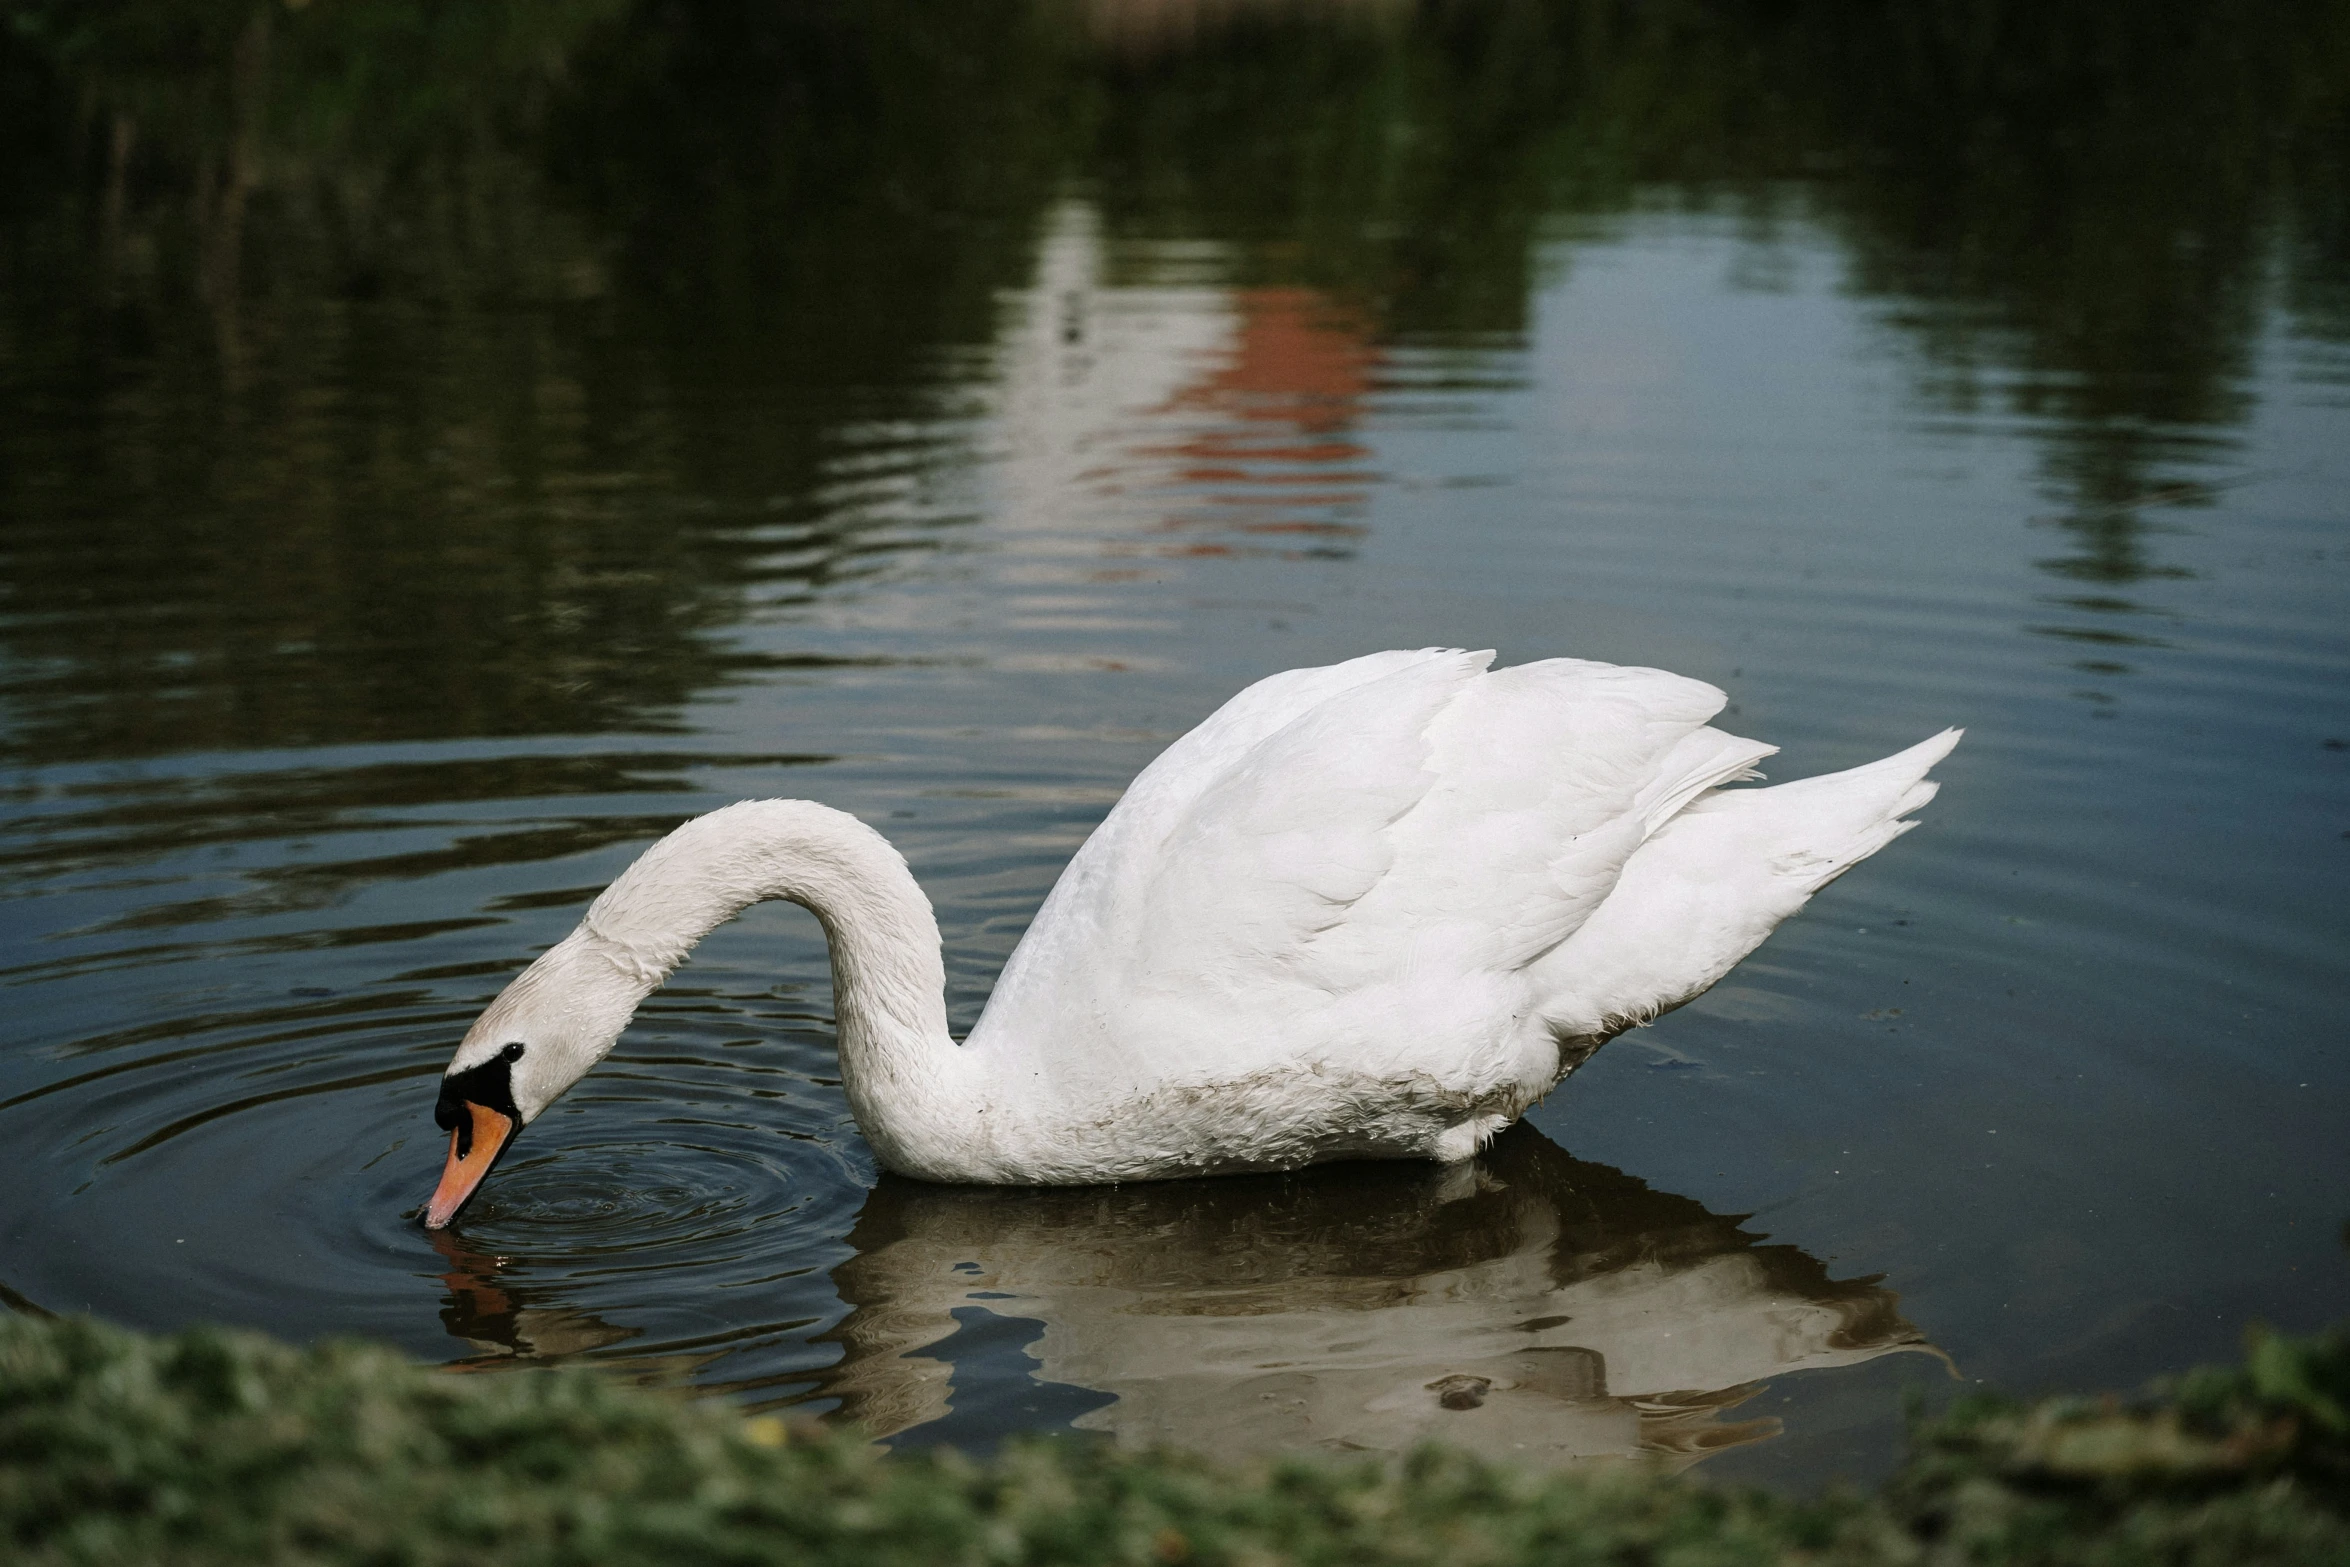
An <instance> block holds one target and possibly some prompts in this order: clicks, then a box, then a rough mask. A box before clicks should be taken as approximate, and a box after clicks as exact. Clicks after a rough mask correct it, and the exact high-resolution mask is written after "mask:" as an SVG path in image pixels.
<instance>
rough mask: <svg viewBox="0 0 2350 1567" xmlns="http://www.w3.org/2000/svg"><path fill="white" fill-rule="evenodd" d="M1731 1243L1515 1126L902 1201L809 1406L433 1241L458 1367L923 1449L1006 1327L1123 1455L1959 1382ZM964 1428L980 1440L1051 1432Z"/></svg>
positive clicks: (883, 1195)
mask: <svg viewBox="0 0 2350 1567" xmlns="http://www.w3.org/2000/svg"><path fill="white" fill-rule="evenodd" d="M1739 1225H1740V1219H1739V1217H1737V1216H1725V1215H1722V1214H1716V1213H1711V1212H1709V1211H1707V1210H1706V1209H1705V1208H1704V1207H1702V1206H1701V1205H1699V1204H1698V1203H1696V1202H1693V1201H1691V1200H1690V1199H1689V1198H1686V1197H1676V1196H1673V1195H1671V1194H1670V1193H1666V1192H1660V1191H1656V1190H1653V1189H1652V1188H1650V1187H1649V1186H1647V1185H1646V1184H1645V1183H1643V1182H1641V1181H1639V1180H1636V1179H1634V1178H1633V1177H1631V1176H1628V1175H1626V1174H1624V1173H1623V1172H1621V1171H1619V1170H1615V1169H1611V1168H1610V1167H1608V1166H1606V1165H1603V1164H1593V1163H1589V1162H1587V1161H1584V1160H1581V1159H1577V1158H1574V1157H1573V1156H1571V1155H1570V1154H1568V1153H1566V1152H1565V1151H1564V1150H1562V1149H1561V1148H1559V1147H1558V1145H1556V1144H1555V1143H1553V1142H1551V1141H1550V1140H1549V1139H1548V1138H1546V1137H1544V1136H1543V1135H1542V1134H1541V1133H1540V1132H1539V1131H1537V1130H1535V1129H1534V1128H1532V1127H1529V1126H1524V1125H1520V1126H1518V1127H1515V1128H1513V1129H1511V1130H1510V1131H1509V1132H1507V1133H1505V1134H1504V1135H1503V1136H1502V1137H1501V1138H1500V1139H1499V1140H1498V1141H1497V1142H1496V1143H1495V1144H1494V1145H1493V1147H1492V1148H1490V1149H1489V1150H1487V1152H1486V1153H1485V1154H1483V1155H1482V1156H1480V1157H1479V1158H1478V1159H1477V1160H1475V1161H1474V1162H1473V1163H1470V1164H1466V1165H1455V1166H1452V1167H1449V1168H1439V1167H1436V1166H1432V1165H1427V1164H1421V1163H1417V1162H1406V1161H1398V1162H1394V1163H1366V1164H1353V1165H1326V1166H1321V1167H1318V1168H1315V1169H1311V1170H1307V1171H1303V1172H1300V1173H1298V1174H1295V1175H1289V1176H1224V1177H1220V1178H1217V1179H1212V1180H1199V1181H1162V1182H1149V1183H1143V1184H1139V1185H1132V1186H1120V1187H1053V1188H1035V1189H1030V1188H1010V1187H954V1186H932V1185H926V1184H923V1183H921V1182H917V1181H908V1180H902V1179H899V1178H896V1177H884V1178H883V1179H882V1181H881V1183H880V1185H878V1186H877V1187H875V1188H874V1190H873V1191H872V1193H871V1194H870V1195H869V1196H868V1197H867V1198H866V1200H865V1204H864V1207H863V1209H862V1211H861V1212H860V1213H859V1215H858V1217H857V1221H856V1224H855V1226H854V1228H853V1229H852V1230H851V1231H850V1233H849V1235H848V1237H847V1240H848V1244H849V1245H850V1247H852V1248H853V1251H854V1255H852V1256H851V1257H850V1258H849V1259H848V1260H847V1261H845V1262H843V1263H841V1264H840V1265H839V1266H838V1267H837V1268H835V1269H834V1270H833V1283H834V1286H835V1287H836V1288H837V1289H838V1291H839V1293H840V1296H841V1298H842V1300H843V1302H844V1303H845V1304H846V1305H847V1306H848V1307H849V1311H848V1314H847V1316H846V1317H845V1318H843V1319H842V1320H841V1321H840V1322H839V1323H838V1324H837V1325H836V1326H835V1327H834V1328H833V1329H832V1330H831V1331H830V1333H829V1334H828V1335H827V1337H828V1338H830V1339H831V1340H832V1341H833V1342H834V1343H836V1344H837V1345H838V1346H839V1348H840V1352H841V1353H840V1359H839V1360H838V1361H837V1362H836V1363H835V1364H834V1365H832V1366H831V1367H830V1368H829V1369H827V1370H825V1371H822V1372H819V1373H816V1385H815V1386H814V1387H812V1388H811V1387H810V1386H809V1384H808V1381H807V1378H806V1375H805V1373H787V1374H785V1375H784V1376H781V1377H776V1376H767V1377H761V1378H759V1379H757V1380H756V1381H754V1382H747V1383H746V1382H729V1381H726V1380H724V1379H723V1374H722V1373H720V1376H719V1379H718V1380H711V1377H712V1374H713V1373H716V1372H719V1371H720V1367H719V1363H720V1362H722V1361H724V1360H725V1359H726V1351H725V1349H724V1348H723V1347H719V1348H710V1347H706V1341H705V1346H689V1345H688V1344H686V1343H675V1344H659V1343H646V1342H644V1341H643V1340H642V1339H641V1338H639V1334H638V1330H637V1329H634V1328H629V1327H623V1326H618V1325H615V1324H614V1323H612V1322H609V1321H606V1320H604V1319H602V1318H600V1317H598V1316H595V1315H593V1314H591V1313H589V1312H586V1311H584V1310H580V1309H577V1308H575V1307H572V1306H568V1305H564V1304H561V1303H558V1302H556V1301H553V1300H551V1299H547V1298H544V1297H546V1296H547V1295H549V1294H551V1293H552V1292H551V1291H550V1290H548V1288H547V1287H546V1286H545V1285H544V1284H526V1283H524V1282H522V1281H521V1280H520V1279H518V1278H516V1277H515V1276H514V1270H513V1268H512V1266H511V1264H510V1263H509V1261H508V1259H506V1258H504V1257H501V1256H495V1255H491V1254H488V1253H484V1252H480V1251H477V1250H474V1249H471V1248H469V1247H468V1246H467V1245H466V1243H465V1242H464V1241H462V1240H461V1239H459V1238H458V1234H459V1232H457V1231H438V1232H435V1233H433V1234H432V1235H431V1237H430V1239H431V1244H432V1245H433V1247H434V1249H435V1250H436V1251H438V1252H439V1253H440V1254H441V1257H442V1259H443V1260H444V1261H445V1262H446V1264H447V1267H448V1271H447V1272H445V1273H443V1274H441V1275H440V1278H441V1282H442V1284H443V1286H444V1288H445V1289H446V1292H447V1293H446V1294H445V1295H444V1296H443V1299H442V1309H441V1318H442V1321H443V1323H444V1324H445V1325H446V1326H447V1328H448V1330H449V1332H450V1333H451V1334H452V1335H453V1336H454V1337H456V1338H458V1339H459V1340H461V1341H463V1342H464V1343H465V1344H466V1346H467V1351H468V1352H467V1353H466V1354H465V1355H463V1356H462V1357H460V1358H459V1359H458V1360H457V1361H456V1362H454V1363H453V1367H452V1368H453V1369H461V1370H486V1369H490V1368H493V1367H498V1366H510V1365H514V1364H516V1363H518V1362H524V1363H527V1362H544V1361H549V1360H560V1359H567V1358H569V1357H571V1356H575V1355H588V1356H591V1357H593V1358H594V1359H595V1360H596V1361H597V1362H598V1363H599V1364H604V1365H608V1366H611V1367H612V1368H613V1369H614V1370H617V1371H620V1372H622V1373H623V1374H625V1375H630V1376H632V1377H633V1378H634V1379H636V1380H640V1381H646V1382H657V1383H664V1384H668V1385H679V1384H686V1383H694V1382H700V1383H702V1385H704V1386H705V1387H707V1388H708V1389H709V1390H711V1391H731V1392H734V1393H736V1394H737V1395H749V1396H751V1397H753V1398H754V1399H758V1400H759V1401H761V1402H766V1401H767V1400H768V1399H771V1398H772V1397H773V1395H775V1394H776V1393H778V1392H779V1391H781V1389H780V1387H779V1385H778V1384H784V1385H789V1386H791V1387H792V1388H793V1389H794V1392H793V1393H792V1394H790V1395H786V1397H785V1399H784V1400H783V1401H786V1402H791V1403H798V1404H809V1403H814V1404H819V1405H820V1404H822V1403H825V1402H836V1403H837V1409H836V1411H835V1412H834V1414H833V1415H832V1416H831V1418H834V1419H839V1420H845V1421H850V1422H854V1423H855V1424H856V1425H858V1426H859V1427H861V1428H862V1429H864V1430H865V1431H867V1432H869V1433H871V1434H872V1435H874V1436H877V1437H889V1436H895V1435H898V1434H900V1433H907V1432H913V1433H915V1434H916V1436H917V1439H918V1438H919V1434H920V1433H919V1428H921V1427H923V1426H926V1425H929V1424H930V1423H932V1422H934V1421H938V1420H940V1419H942V1418H944V1417H945V1416H946V1415H948V1413H949V1412H950V1409H952V1408H953V1407H954V1406H955V1405H956V1404H958V1403H965V1404H967V1403H969V1402H970V1398H971V1394H972V1391H973V1389H972V1387H971V1382H970V1373H971V1371H972V1369H973V1368H972V1365H971V1363H970V1361H969V1360H968V1359H966V1360H965V1362H964V1365H963V1367H962V1370H963V1372H964V1373H965V1380H964V1385H963V1386H961V1387H960V1388H958V1387H957V1386H956V1376H957V1367H956V1366H955V1365H954V1364H953V1363H951V1362H950V1361H949V1359H947V1358H945V1357H946V1356H948V1355H950V1354H952V1353H953V1351H954V1346H953V1345H950V1344H947V1343H945V1342H944V1341H945V1340H947V1339H948V1338H949V1337H950V1336H952V1335H954V1334H956V1333H957V1332H958V1331H959V1330H960V1329H962V1328H963V1327H964V1326H965V1325H966V1324H968V1323H970V1322H972V1321H973V1320H974V1318H975V1316H977V1315H979V1314H981V1313H991V1314H993V1315H994V1316H997V1317H1007V1318H1015V1319H1021V1318H1025V1319H1033V1320H1035V1321H1038V1322H1041V1323H1042V1325H1043V1332H1042V1334H1041V1335H1040V1336H1039V1337H1038V1338H1037V1339H1036V1340H1035V1342H1033V1343H1031V1344H1030V1345H1029V1346H1028V1354H1029V1355H1031V1356H1033V1357H1034V1358H1035V1360H1036V1361H1037V1362H1038V1366H1037V1369H1036V1370H1035V1372H1034V1376H1035V1377H1036V1378H1037V1379H1038V1380H1041V1381H1043V1382H1047V1383H1058V1384H1063V1385H1064V1386H1065V1388H1066V1389H1068V1390H1086V1391H1089V1392H1090V1393H1091V1394H1092V1395H1093V1396H1094V1397H1097V1398H1102V1399H1104V1400H1105V1401H1104V1402H1102V1403H1100V1404H1099V1405H1098V1407H1094V1408H1091V1409H1088V1410H1086V1411H1085V1412H1084V1413H1082V1414H1079V1415H1078V1416H1077V1417H1076V1419H1075V1420H1074V1422H1073V1423H1074V1424H1075V1426H1076V1427H1077V1428H1078V1429H1080V1430H1084V1431H1094V1432H1102V1433H1106V1434H1107V1435H1108V1436H1109V1437H1110V1438H1111V1439H1113V1440H1115V1441H1116V1442H1118V1443H1119V1444H1121V1445H1124V1446H1132V1447H1149V1446H1170V1447H1180V1448H1189V1449H1193V1450H1200V1451H1210V1452H1215V1453H1218V1454H1222V1455H1226V1456H1238V1455H1240V1454H1244V1453H1252V1452H1254V1453H1271V1452H1285V1451H1296V1450H1299V1449H1315V1448H1319V1449H1325V1450H1336V1451H1363V1450H1369V1451H1378V1452H1393V1451H1398V1450H1401V1449H1405V1448H1408V1447H1411V1446H1413V1445H1415V1444H1417V1443H1419V1442H1422V1441H1442V1442H1445V1443H1448V1444H1450V1445H1452V1446H1455V1447H1461V1448H1468V1449H1472V1450H1474V1451H1476V1452H1479V1453H1482V1454H1485V1455H1486V1456H1488V1457H1493V1458H1502V1459H1508V1460H1510V1461H1513V1462H1516V1463H1520V1464H1527V1463H1531V1464H1537V1465H1545V1464H1559V1463H1565V1462H1569V1461H1573V1460H1578V1459H1590V1458H1604V1457H1609V1456H1618V1457H1621V1456H1631V1455H1635V1454H1641V1455H1648V1456H1650V1457H1652V1458H1656V1459H1661V1460H1664V1461H1665V1462H1667V1463H1669V1464H1672V1465H1674V1466H1679V1465H1683V1464H1687V1463H1692V1462H1695V1461H1696V1460H1697V1459H1699V1458H1701V1457H1703V1456H1705V1455H1706V1454H1707V1453H1710V1452H1715V1451H1718V1450H1720V1449H1723V1448H1727V1447H1734V1446H1737V1445H1740V1444H1742V1443H1746V1442H1752V1441H1758V1440H1761V1439H1763V1438H1766V1437H1769V1436H1772V1435H1775V1434H1776V1433H1777V1432H1778V1429H1779V1422H1778V1421H1777V1420H1775V1419H1755V1420H1737V1419H1735V1418H1732V1417H1731V1415H1730V1411H1732V1410H1734V1409H1735V1408H1736V1407H1737V1406H1738V1405H1739V1404H1741V1403H1743V1402H1745V1401H1746V1400H1747V1399H1748V1398H1750V1397H1751V1396H1753V1395H1754V1394H1755V1393H1757V1392H1759V1391H1760V1383H1761V1381H1762V1379H1763V1378H1766V1377H1770V1376H1774V1375H1777V1374H1779V1373H1782V1372H1788V1371H1799V1370H1811V1369H1815V1368H1821V1367H1831V1366H1849V1365H1855V1364H1858V1363H1859V1362H1861V1361H1866V1360H1872V1359H1875V1358H1876V1357H1878V1356H1880V1355H1884V1354H1889V1353H1892V1352H1895V1351H1903V1350H1914V1351H1920V1352H1923V1353H1926V1354H1930V1355H1939V1351H1936V1350H1934V1349H1932V1348H1931V1346H1929V1345H1928V1344H1927V1343H1926V1342H1925V1336H1924V1335H1923V1334H1922V1333H1920V1332H1919V1330H1918V1329H1917V1328H1916V1327H1914V1326H1912V1325H1911V1324H1910V1323H1909V1322H1908V1321H1907V1320H1905V1319H1904V1318H1903V1317H1902V1316H1901V1313H1900V1311H1899V1310H1898V1309H1897V1300H1896V1297H1895V1296H1894V1294H1893V1292H1892V1291H1890V1290H1886V1289H1883V1288H1880V1287H1879V1286H1878V1284H1877V1283H1876V1281H1875V1280H1873V1279H1832V1278H1830V1277H1829V1276H1828V1270H1827V1269H1826V1267H1825V1266H1823V1265H1822V1264H1821V1263H1820V1262H1819V1261H1818V1260H1817V1259H1815V1258H1813V1257H1810V1256H1808V1255H1806V1254H1805V1253H1803V1252H1801V1251H1798V1250H1797V1249H1796V1248H1794V1247H1792V1246H1774V1245H1766V1244H1763V1242H1762V1238H1761V1237H1759V1236H1757V1235H1755V1234H1752V1233H1750V1232H1749V1231H1746V1230H1744V1229H1741V1228H1740V1227H1739ZM632 1341H633V1342H632ZM1015 1380H1017V1381H1020V1382H1023V1383H1026V1385H1027V1386H1028V1388H1029V1389H1030V1390H1031V1391H1034V1390H1035V1384H1034V1383H1033V1382H1029V1381H1028V1379H1027V1377H1026V1376H1021V1375H1017V1374H1016V1375H1015ZM1011 1402H1017V1400H1016V1399H1015V1400H1012V1401H1011ZM1065 1402H1066V1401H1065ZM959 1413H960V1414H962V1415H963V1416H965V1417H966V1418H964V1419H960V1420H958V1421H957V1422H956V1425H957V1427H959V1428H961V1429H960V1430H958V1432H957V1436H958V1439H959V1438H960V1436H961V1434H962V1432H963V1431H969V1430H971V1429H973V1427H974V1426H975V1425H976V1426H978V1427H981V1428H984V1427H986V1426H987V1425H990V1424H1001V1425H1003V1426H1005V1427H1012V1426H1018V1425H1022V1424H1029V1423H1033V1421H1025V1422H1024V1421H1022V1420H1020V1419H1019V1418H1017V1416H1016V1415H1013V1414H1009V1413H1007V1415H1006V1417H1005V1418H1003V1419H1001V1420H1000V1421H997V1420H993V1419H992V1418H991V1417H990V1415H989V1413H988V1411H986V1410H984V1409H982V1410H978V1411H974V1410H971V1409H968V1408H966V1409H964V1410H962V1411H959ZM974 1413H976V1414H978V1415H979V1417H980V1418H979V1419H978V1420H977V1421H973V1420H971V1419H970V1418H968V1417H969V1416H971V1415H973V1414H974ZM988 1434H990V1435H1001V1434H1003V1433H1002V1432H1001V1431H995V1432H991V1433H988Z"/></svg>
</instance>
